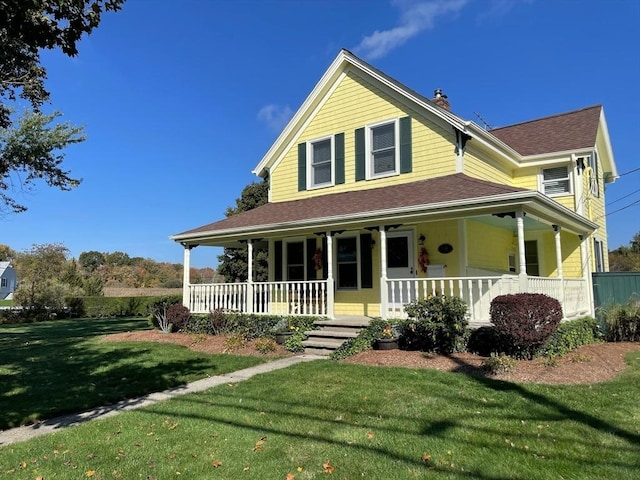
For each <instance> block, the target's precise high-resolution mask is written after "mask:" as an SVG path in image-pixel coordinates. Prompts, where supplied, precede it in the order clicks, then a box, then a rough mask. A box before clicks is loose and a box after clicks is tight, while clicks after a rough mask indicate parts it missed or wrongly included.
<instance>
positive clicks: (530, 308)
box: [489, 293, 562, 359]
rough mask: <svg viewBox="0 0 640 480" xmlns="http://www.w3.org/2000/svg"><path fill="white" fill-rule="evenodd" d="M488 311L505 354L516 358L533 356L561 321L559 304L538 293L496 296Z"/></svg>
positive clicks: (553, 299)
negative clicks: (505, 351)
mask: <svg viewBox="0 0 640 480" xmlns="http://www.w3.org/2000/svg"><path fill="white" fill-rule="evenodd" d="M489 312H490V316H491V323H493V324H494V325H495V326H496V331H497V332H498V334H499V335H500V336H501V337H502V338H503V341H504V345H505V346H506V347H507V353H509V354H511V355H514V356H516V357H518V358H528V359H531V358H533V357H534V356H535V355H537V354H538V353H539V351H540V349H541V347H542V346H543V345H544V343H545V342H546V341H547V339H548V338H549V337H550V336H551V334H553V333H554V332H555V331H556V330H557V329H558V325H559V324H560V321H561V320H562V306H561V305H560V302H559V301H558V300H556V299H555V298H552V297H549V296H547V295H543V294H541V293H516V294H515V295H499V296H497V297H495V298H494V299H493V300H492V301H491V307H490V309H489Z"/></svg>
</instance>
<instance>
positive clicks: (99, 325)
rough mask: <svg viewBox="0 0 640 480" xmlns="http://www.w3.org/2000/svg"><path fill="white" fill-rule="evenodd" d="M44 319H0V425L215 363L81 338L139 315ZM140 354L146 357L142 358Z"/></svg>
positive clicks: (164, 384) (132, 393)
mask: <svg viewBox="0 0 640 480" xmlns="http://www.w3.org/2000/svg"><path fill="white" fill-rule="evenodd" d="M65 322H66V321H65ZM51 323H52V324H51V325H49V324H34V325H33V326H31V325H24V324H23V325H20V327H21V328H15V329H13V330H15V331H14V332H12V329H11V328H9V329H6V328H4V327H3V333H2V335H1V336H2V337H6V338H3V343H2V344H1V345H0V355H1V358H2V364H1V365H0V411H1V412H2V415H1V416H0V430H2V429H6V428H10V427H15V426H18V425H23V424H29V423H34V422H37V421H38V420H40V419H43V418H50V417H52V416H54V415H62V414H65V413H75V412H79V411H83V410H86V409H88V408H93V407H95V406H101V405H108V404H111V403H114V402H118V401H121V400H124V399H128V398H132V397H137V396H140V395H144V394H146V393H149V392H159V391H162V390H166V389H168V388H172V387H176V386H178V385H180V384H182V383H183V382H182V381H181V380H180V378H181V377H182V378H184V376H185V375H187V376H188V375H191V374H196V373H198V372H202V371H203V369H205V368H209V369H213V368H215V367H214V366H212V365H211V363H210V362H207V361H205V360H204V359H201V358H188V357H187V358H180V359H178V360H171V361H159V362H158V361H157V359H155V358H152V356H153V350H152V349H150V348H147V347H145V346H144V345H135V346H127V345H125V344H119V345H117V347H116V346H110V345H105V346H104V347H97V348H96V347H93V346H92V347H89V346H88V345H87V344H86V343H85V341H86V340H87V339H90V338H91V337H95V336H97V335H101V334H103V333H113V332H120V331H129V330H132V329H136V328H135V327H136V326H138V327H139V326H140V324H141V322H140V320H137V321H135V322H133V323H132V322H128V321H124V322H122V323H121V324H117V323H114V320H113V319H101V320H87V321H85V320H76V321H72V322H66V323H64V324H61V323H58V322H51ZM144 325H145V326H146V322H144ZM132 327H133V328H132ZM138 329H139V328H138ZM25 330H26V331H25ZM21 332H24V333H21ZM162 348H176V347H173V346H171V347H169V346H165V347H162ZM177 348H179V347H177ZM189 355H192V356H193V357H197V354H191V353H190V354H189ZM145 359H146V360H149V359H152V360H153V362H151V364H147V365H145V364H144V360H145ZM7 372H8V373H7Z"/></svg>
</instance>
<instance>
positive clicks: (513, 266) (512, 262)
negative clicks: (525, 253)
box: [507, 252, 517, 273]
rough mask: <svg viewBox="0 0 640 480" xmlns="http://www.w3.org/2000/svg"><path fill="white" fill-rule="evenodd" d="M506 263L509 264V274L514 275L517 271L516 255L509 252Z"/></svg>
mask: <svg viewBox="0 0 640 480" xmlns="http://www.w3.org/2000/svg"><path fill="white" fill-rule="evenodd" d="M507 262H508V264H509V271H510V272H511V273H515V272H516V271H517V269H516V253H515V252H509V257H508V260H507Z"/></svg>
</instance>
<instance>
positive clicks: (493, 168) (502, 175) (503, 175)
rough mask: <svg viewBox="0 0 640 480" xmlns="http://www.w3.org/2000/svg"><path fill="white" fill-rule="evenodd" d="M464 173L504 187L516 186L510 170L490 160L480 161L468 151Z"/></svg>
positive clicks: (465, 156)
mask: <svg viewBox="0 0 640 480" xmlns="http://www.w3.org/2000/svg"><path fill="white" fill-rule="evenodd" d="M463 171H464V173H466V174H467V175H469V176H470V177H475V178H480V179H482V180H487V181H489V182H495V183H501V184H503V185H510V186H513V185H514V180H513V176H512V173H511V171H510V169H507V168H506V167H505V166H504V165H500V164H498V163H497V162H495V161H494V160H492V159H490V158H485V159H483V160H480V158H478V156H476V154H475V153H474V152H472V151H469V150H467V152H466V153H465V155H464V169H463Z"/></svg>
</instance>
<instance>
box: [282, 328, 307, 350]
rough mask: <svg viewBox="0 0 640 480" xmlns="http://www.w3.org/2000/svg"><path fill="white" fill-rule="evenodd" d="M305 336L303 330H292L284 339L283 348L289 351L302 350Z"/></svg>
mask: <svg viewBox="0 0 640 480" xmlns="http://www.w3.org/2000/svg"><path fill="white" fill-rule="evenodd" d="M306 339H307V336H306V335H305V334H304V333H303V332H294V333H293V334H292V335H290V336H289V338H287V339H286V340H285V341H284V348H285V350H287V351H289V352H304V345H303V344H302V342H304V341H305V340H306Z"/></svg>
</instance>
